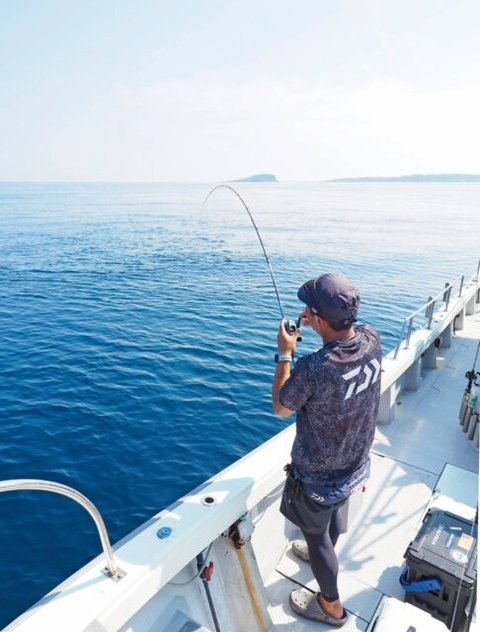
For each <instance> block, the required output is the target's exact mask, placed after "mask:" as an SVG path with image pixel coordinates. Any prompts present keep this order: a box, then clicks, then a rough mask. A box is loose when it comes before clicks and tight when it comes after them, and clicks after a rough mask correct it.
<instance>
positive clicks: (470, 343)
mask: <svg viewBox="0 0 480 632" xmlns="http://www.w3.org/2000/svg"><path fill="white" fill-rule="evenodd" d="M479 331H480V311H479V308H478V307H477V311H476V313H475V315H474V316H472V317H470V318H469V319H466V320H465V328H464V329H463V330H462V331H459V332H457V336H456V337H457V340H455V341H454V344H452V346H451V348H448V349H439V356H438V358H439V363H441V364H443V367H442V370H441V371H439V370H438V369H437V370H430V371H427V372H425V373H424V375H423V376H422V381H423V383H422V386H421V389H420V391H418V392H415V393H413V392H408V391H405V392H402V393H401V395H400V399H399V400H398V402H397V406H396V410H395V419H394V421H393V422H392V423H391V424H389V425H385V426H378V428H377V432H376V438H375V443H374V446H373V453H372V475H371V478H370V481H369V483H368V486H367V493H366V494H365V498H364V501H363V505H362V509H361V512H360V514H359V516H358V518H357V520H356V523H355V524H354V526H353V527H352V528H351V529H350V531H349V532H348V533H346V534H344V535H342V536H340V538H339V542H338V544H337V550H338V556H339V562H340V575H339V588H340V595H341V598H342V601H343V602H344V606H345V608H346V609H347V611H348V612H349V614H350V616H349V620H348V622H347V624H346V625H345V626H344V627H343V628H342V629H343V630H367V628H368V625H369V622H370V620H371V619H372V616H373V615H374V612H375V609H376V608H377V606H378V604H379V602H380V600H381V598H382V597H383V596H384V595H386V596H390V597H395V598H397V599H400V600H402V601H403V599H404V592H403V590H402V589H401V587H400V584H399V576H400V574H401V569H402V566H403V555H404V553H405V551H406V550H407V547H408V545H409V543H410V542H411V540H413V538H414V536H415V534H416V533H417V531H418V528H419V526H420V524H421V522H422V519H423V516H424V515H425V512H426V510H427V508H428V507H429V506H436V507H438V508H442V509H448V510H449V511H451V512H453V513H456V514H459V515H462V516H465V517H468V518H469V519H473V517H474V514H475V507H476V503H477V498H478V482H477V481H478V449H477V448H476V447H475V446H474V444H473V442H472V441H470V440H469V439H468V438H467V436H466V434H465V433H463V432H462V427H461V426H460V424H459V421H458V414H459V408H460V403H461V398H462V395H463V392H464V390H465V387H466V378H465V372H466V371H467V370H471V368H472V366H473V361H474V358H475V352H476V349H477V346H478V337H479ZM458 343H460V344H458ZM452 393H455V394H456V395H455V397H453V398H452ZM434 490H435V494H434V496H432V493H433V491H434ZM450 490H451V491H452V492H453V491H454V492H455V497H456V500H454V499H453V498H451V495H450ZM297 584H301V585H302V586H306V587H307V588H309V589H311V590H312V591H317V590H318V587H317V584H316V581H315V580H314V578H313V575H312V572H311V569H310V566H309V565H308V564H307V563H305V562H302V561H300V560H298V559H297V558H296V557H295V556H294V555H293V554H292V552H291V550H290V549H289V548H288V549H287V551H286V553H285V554H284V556H283V557H282V559H281V561H280V563H279V564H278V565H277V568H276V570H275V571H274V572H273V573H272V575H271V576H270V578H269V581H268V584H267V594H268V598H269V602H270V607H269V614H270V616H271V618H272V621H273V624H274V625H273V629H274V630H278V631H281V632H293V631H295V632H307V631H310V630H320V629H331V628H329V626H327V625H324V624H319V623H315V622H310V621H307V620H302V619H300V618H298V617H297V616H295V615H294V614H293V612H292V611H291V609H290V607H289V605H288V596H289V593H290V591H291V590H293V589H294V588H296V587H298V586H297Z"/></svg>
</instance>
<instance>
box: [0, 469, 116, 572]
mask: <svg viewBox="0 0 480 632" xmlns="http://www.w3.org/2000/svg"><path fill="white" fill-rule="evenodd" d="M27 490H28V491H36V492H53V493H54V494H60V495H61V496H67V497H68V498H71V499H72V500H74V501H75V502H77V503H78V504H79V505H81V506H82V507H83V508H84V509H85V510H86V511H88V513H89V514H90V516H91V517H92V519H93V521H94V522H95V526H96V527H97V531H98V535H99V536H100V541H101V543H102V548H103V552H104V553H105V558H106V560H107V565H106V567H105V569H104V570H103V572H104V574H105V575H107V576H108V577H110V578H111V579H112V580H113V581H115V582H118V581H119V580H120V579H122V577H124V576H125V573H124V572H123V571H122V570H121V569H120V568H119V567H118V566H117V563H116V561H115V556H114V555H113V549H112V546H111V544H110V538H109V537H108V532H107V528H106V526H105V522H104V521H103V518H102V516H101V515H100V512H99V511H98V509H97V508H96V507H95V505H94V504H93V503H92V502H91V501H90V500H89V499H88V498H87V497H86V496H84V495H83V494H81V493H80V492H79V491H77V490H76V489H73V487H68V485H62V484H61V483H55V482H53V481H45V480H40V479H34V478H26V479H10V480H6V481H0V493H2V492H17V491H27Z"/></svg>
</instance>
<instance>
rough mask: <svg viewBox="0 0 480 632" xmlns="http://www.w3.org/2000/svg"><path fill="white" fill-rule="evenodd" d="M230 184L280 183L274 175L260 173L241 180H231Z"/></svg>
mask: <svg viewBox="0 0 480 632" xmlns="http://www.w3.org/2000/svg"><path fill="white" fill-rule="evenodd" d="M229 182H278V180H277V178H276V177H275V176H274V175H273V174H272V173H258V174H256V175H254V176H248V178H240V179H239V180H229Z"/></svg>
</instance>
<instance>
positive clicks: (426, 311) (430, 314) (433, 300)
mask: <svg viewBox="0 0 480 632" xmlns="http://www.w3.org/2000/svg"><path fill="white" fill-rule="evenodd" d="M479 272H480V260H479V263H478V268H477V275H476V278H477V279H478V275H479ZM464 284H465V275H464V274H462V275H461V276H459V277H457V278H456V279H454V280H453V281H452V282H451V283H445V287H444V288H443V290H441V291H440V292H439V293H438V294H436V295H435V296H430V297H429V298H428V300H427V302H426V303H424V304H423V305H422V306H421V307H419V308H418V309H417V310H415V311H414V312H412V313H411V314H409V315H408V316H406V318H405V320H404V321H403V326H402V331H401V333H400V336H399V339H398V342H397V345H396V347H395V353H394V355H393V357H394V359H395V358H396V357H397V356H398V352H399V351H400V348H401V346H402V342H403V343H404V345H403V348H404V349H408V348H409V345H410V339H411V337H412V333H413V331H414V329H415V328H416V327H422V328H425V329H431V327H432V322H433V319H434V317H435V316H436V315H438V314H439V313H441V312H447V311H448V308H449V306H450V301H451V300H452V298H454V297H455V296H458V297H460V296H462V291H463V286H464ZM455 288H458V289H455Z"/></svg>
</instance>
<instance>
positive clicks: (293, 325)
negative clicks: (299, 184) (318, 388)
mask: <svg viewBox="0 0 480 632" xmlns="http://www.w3.org/2000/svg"><path fill="white" fill-rule="evenodd" d="M218 189H228V190H229V191H231V192H232V193H234V194H235V195H236V196H237V198H238V199H239V200H240V202H241V203H242V205H243V208H244V209H245V210H246V211H247V214H248V217H249V218H250V221H251V222H252V224H253V228H254V229H255V232H256V234H257V237H258V241H259V242H260V246H261V247H262V251H263V256H264V257H265V261H266V262H267V265H268V270H269V272H270V278H271V279H272V284H273V288H274V290H275V296H276V297H277V303H278V308H279V310H280V315H281V317H282V320H283V321H284V324H285V330H286V332H287V333H288V334H290V335H292V334H294V333H295V331H296V330H297V329H299V328H300V325H301V322H302V316H301V315H300V316H299V317H298V319H297V320H296V321H294V320H288V319H286V318H285V312H284V311H283V306H282V301H281V300H280V293H279V291H278V286H277V281H276V279H275V275H274V273H273V267H272V263H271V261H270V257H269V256H268V253H267V249H266V248H265V244H264V243H263V240H262V237H261V235H260V231H259V230H258V226H257V224H256V223H255V220H254V219H253V215H252V213H251V212H250V209H249V208H248V206H247V204H246V203H245V201H244V199H243V198H242V196H241V195H240V193H238V192H237V191H236V190H235V189H234V188H233V187H231V186H230V185H228V184H218V185H217V186H215V187H213V189H212V190H211V191H210V192H209V193H208V195H207V197H206V198H205V200H204V201H203V208H205V205H206V203H207V202H208V199H209V198H210V196H211V195H212V193H214V192H215V191H217V190H218ZM298 341H299V342H300V341H301V338H300V337H299V338H298Z"/></svg>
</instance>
